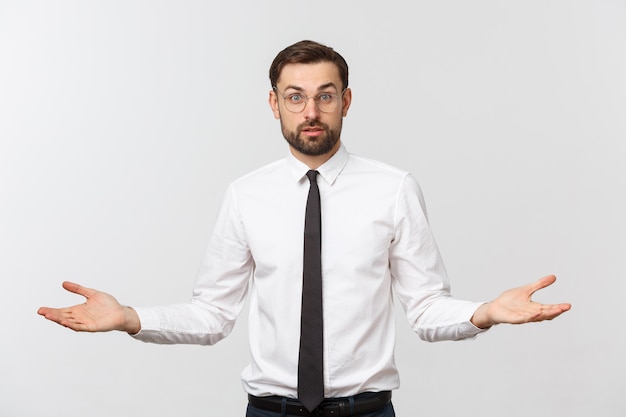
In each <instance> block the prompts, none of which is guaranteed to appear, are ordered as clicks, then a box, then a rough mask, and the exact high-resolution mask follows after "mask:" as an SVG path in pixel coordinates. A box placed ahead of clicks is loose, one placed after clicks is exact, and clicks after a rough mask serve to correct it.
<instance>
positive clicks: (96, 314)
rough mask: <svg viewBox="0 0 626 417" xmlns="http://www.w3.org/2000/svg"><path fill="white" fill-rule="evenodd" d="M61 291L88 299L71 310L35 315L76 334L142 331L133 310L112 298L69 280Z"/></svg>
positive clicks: (45, 309) (46, 310)
mask: <svg viewBox="0 0 626 417" xmlns="http://www.w3.org/2000/svg"><path fill="white" fill-rule="evenodd" d="M63 288H65V289H66V290H67V291H70V292H73V293H75V294H78V295H82V296H83V297H85V298H86V299H87V300H86V301H85V303H84V304H78V305H75V306H73V307H65V308H50V307H41V308H40V309H39V310H38V311H37V313H38V314H40V315H42V316H44V317H45V318H47V319H48V320H51V321H54V322H56V323H58V324H60V325H61V326H65V327H68V328H70V329H72V330H75V331H77V332H108V331H111V330H120V331H124V332H127V333H130V334H135V333H139V330H141V322H140V321H139V316H138V315H137V313H136V312H135V310H133V309H132V308H130V307H125V306H122V305H121V304H120V303H118V302H117V300H116V299H115V298H114V297H113V296H111V295H109V294H107V293H104V292H101V291H98V290H94V289H91V288H85V287H82V286H80V285H78V284H75V283H73V282H68V281H65V282H64V283H63Z"/></svg>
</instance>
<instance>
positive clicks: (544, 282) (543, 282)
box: [528, 275, 556, 295]
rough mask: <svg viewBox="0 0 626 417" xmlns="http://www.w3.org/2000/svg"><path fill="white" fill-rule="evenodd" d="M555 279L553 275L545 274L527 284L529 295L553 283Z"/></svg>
mask: <svg viewBox="0 0 626 417" xmlns="http://www.w3.org/2000/svg"><path fill="white" fill-rule="evenodd" d="M555 281H556V277H555V276H554V275H547V276H545V277H543V278H541V279H538V280H537V281H535V282H533V283H532V284H530V285H529V288H528V289H529V291H530V295H533V294H534V293H535V292H537V291H539V290H541V289H543V288H546V287H548V286H550V285H552V284H554V282H555Z"/></svg>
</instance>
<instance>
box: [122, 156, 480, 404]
mask: <svg viewBox="0 0 626 417" xmlns="http://www.w3.org/2000/svg"><path fill="white" fill-rule="evenodd" d="M308 170H309V168H308V167H307V166H306V165H304V164H303V163H301V162H300V161H298V160H297V159H295V158H294V157H293V156H291V155H289V156H288V157H287V158H286V159H283V160H280V161H277V162H274V163H272V164H270V165H267V166H265V167H263V168H261V169H259V170H256V171H254V172H252V173H250V174H248V175H246V176H244V177H242V178H240V179H238V180H236V181H235V182H233V183H232V184H231V185H230V187H229V188H228V190H227V192H226V195H225V198H224V201H223V204H222V207H221V211H220V214H219V216H218V220H217V223H216V226H215V230H214V232H213V236H212V237H211V240H210V243H209V246H208V249H207V251H206V254H205V256H204V259H203V261H202V265H201V268H200V272H199V274H198V278H197V281H196V284H195V287H194V292H193V298H192V299H191V301H190V302H187V303H181V304H174V305H170V306H164V307H153V308H137V309H136V311H137V313H138V314H139V317H140V320H141V331H140V332H139V333H138V334H137V335H134V337H135V338H137V339H139V340H143V341H146V342H154V343H195V344H209V345H210V344H213V343H216V342H218V341H219V340H220V339H222V338H224V337H226V336H227V335H228V334H229V333H230V331H231V329H232V328H233V325H234V322H235V320H236V319H237V316H238V315H239V313H240V311H241V309H242V306H243V304H244V301H245V297H246V295H247V294H248V293H249V296H250V318H249V340H250V351H251V363H250V365H249V366H248V367H246V368H245V370H244V371H243V373H242V379H243V385H244V389H245V391H246V392H248V393H250V394H253V395H256V396H266V395H280V396H286V397H290V398H296V397H297V369H298V349H299V339H300V307H301V288H302V257H303V233H304V213H305V205H306V199H307V194H308V189H309V181H308V179H307V178H306V175H305V174H306V172H307V171H308ZM318 171H319V173H320V175H319V176H318V185H319V189H320V198H321V210H322V270H323V272H322V275H323V309H324V385H325V396H326V397H340V396H349V395H354V394H358V393H360V392H365V391H382V390H393V389H395V388H397V387H398V385H399V380H398V371H397V369H396V365H395V362H394V346H395V322H394V308H393V294H394V293H395V295H396V297H397V299H398V300H399V302H400V303H401V304H402V306H403V307H404V310H405V311H406V315H407V317H408V320H409V323H410V324H411V326H412V328H413V329H414V330H415V331H416V332H417V334H418V335H419V336H420V337H421V338H422V339H424V340H428V341H439V340H459V339H464V338H468V337H473V336H475V335H476V334H478V333H479V332H480V331H481V330H480V329H478V328H476V327H475V326H474V325H472V323H471V322H470V321H469V320H470V318H471V317H472V315H473V313H474V311H475V310H476V308H477V307H478V306H479V305H480V304H479V303H473V302H468V301H461V300H456V299H453V298H452V297H451V296H450V292H449V284H448V279H447V276H446V271H445V269H444V265H443V262H442V260H441V257H440V254H439V251H438V249H437V246H436V244H435V240H434V239H433V235H432V233H431V230H430V227H429V225H428V220H427V217H426V209H425V206H424V200H423V198H422V193H421V191H420V189H419V186H418V184H417V182H416V180H415V179H414V177H413V176H412V175H410V174H408V173H406V172H403V171H400V170H398V169H396V168H393V167H390V166H388V165H385V164H382V163H379V162H376V161H372V160H369V159H365V158H361V157H358V156H354V155H352V154H349V153H348V152H347V151H346V149H345V148H344V147H343V146H341V148H340V149H339V151H338V152H337V153H336V154H335V155H334V156H333V157H332V158H331V159H330V160H328V161H327V162H326V163H325V164H324V165H322V166H320V167H319V168H318Z"/></svg>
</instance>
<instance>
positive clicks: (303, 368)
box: [298, 171, 324, 411]
mask: <svg viewBox="0 0 626 417" xmlns="http://www.w3.org/2000/svg"><path fill="white" fill-rule="evenodd" d="M317 174H318V172H317V171H309V172H307V174H306V176H307V177H309V181H310V182H311V186H310V188H309V197H308V199H307V202H306V215H305V219H304V269H303V276H302V317H301V327H300V358H299V362H298V399H299V400H300V402H301V403H302V404H303V405H304V406H305V407H306V408H307V410H309V411H313V410H314V409H315V408H316V407H317V406H318V405H319V404H320V403H321V402H322V400H323V399H324V370H323V347H324V343H323V329H322V256H321V249H322V217H321V213H320V191H319V188H317Z"/></svg>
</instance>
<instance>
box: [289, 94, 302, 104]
mask: <svg viewBox="0 0 626 417" xmlns="http://www.w3.org/2000/svg"><path fill="white" fill-rule="evenodd" d="M302 99H303V98H302V94H290V95H288V96H287V100H289V101H290V102H292V103H293V104H298V103H300V102H302Z"/></svg>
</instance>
